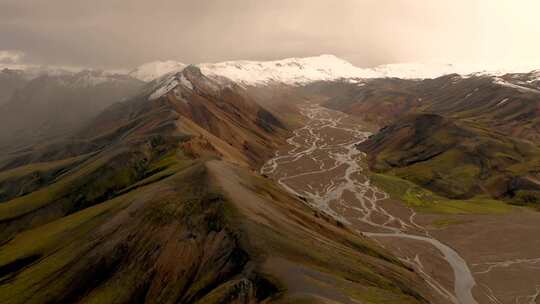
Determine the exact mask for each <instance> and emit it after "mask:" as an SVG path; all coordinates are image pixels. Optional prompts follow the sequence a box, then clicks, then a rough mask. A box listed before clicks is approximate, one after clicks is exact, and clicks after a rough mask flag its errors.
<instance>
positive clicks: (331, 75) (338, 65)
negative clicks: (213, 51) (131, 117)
mask: <svg viewBox="0 0 540 304" xmlns="http://www.w3.org/2000/svg"><path fill="white" fill-rule="evenodd" d="M195 65H196V66H197V67H199V68H200V69H201V71H202V73H203V74H205V75H206V76H208V77H210V78H214V79H223V78H225V79H227V80H229V81H234V82H236V83H237V84H240V85H244V86H259V87H261V86H263V87H264V86H268V85H289V86H305V85H308V84H312V83H315V82H336V81H345V82H351V83H358V84H361V83H362V82H363V80H365V79H383V78H399V79H434V78H438V77H441V76H445V75H450V74H458V75H460V76H462V77H465V78H467V77H471V76H481V75H486V76H503V75H505V74H508V73H518V72H519V73H528V72H529V71H530V69H528V67H514V68H488V67H486V66H482V65H478V64H476V65H475V64H441V63H430V64H422V63H398V64H386V65H380V66H376V67H373V68H359V67H356V66H354V65H352V64H351V63H350V62H348V61H346V60H344V59H342V58H339V57H336V56H334V55H320V56H314V57H304V58H286V59H282V60H275V61H249V60H237V61H226V62H219V63H200V64H195ZM185 66H186V65H185V64H183V63H180V62H176V61H156V62H150V63H146V64H143V65H142V66H140V67H138V68H136V69H135V70H133V71H132V72H130V73H129V75H131V76H132V77H134V78H137V79H139V80H142V81H146V82H149V81H152V80H155V79H158V78H160V77H162V76H164V75H167V74H170V73H173V72H179V71H181V70H182V69H183V68H184V67H185ZM536 75H538V74H536ZM536 79H538V76H536ZM529 80H530V79H529Z"/></svg>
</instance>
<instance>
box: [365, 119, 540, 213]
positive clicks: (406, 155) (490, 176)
mask: <svg viewBox="0 0 540 304" xmlns="http://www.w3.org/2000/svg"><path fill="white" fill-rule="evenodd" d="M359 148H360V149H362V150H363V151H365V152H367V153H368V155H369V161H370V163H371V166H372V168H373V169H374V170H375V171H378V172H384V173H387V174H392V175H396V176H398V177H401V178H404V179H407V180H409V181H412V182H414V183H416V184H418V185H420V186H423V187H425V188H427V189H430V190H432V191H434V192H435V193H438V194H441V195H443V196H446V197H449V198H457V199H469V198H473V197H475V196H479V195H488V196H490V197H494V198H505V199H511V200H514V202H516V203H531V202H528V201H523V199H525V197H524V195H526V196H529V199H533V200H537V198H538V196H536V198H535V196H532V197H530V195H532V194H533V193H534V191H540V188H539V187H538V186H537V185H534V183H532V182H531V181H530V180H531V179H532V180H534V179H536V176H537V173H538V172H539V169H540V167H538V165H539V164H540V163H539V161H540V150H539V149H538V147H536V146H534V145H532V144H530V143H527V142H524V141H520V140H516V139H511V138H508V137H506V136H504V135H502V134H497V133H494V132H492V131H490V130H486V129H480V128H477V127H475V126H471V125H468V124H466V123H463V122H459V121H453V120H451V119H447V118H443V117H442V116H438V115H432V114H417V115H411V116H408V117H405V118H403V119H400V120H398V121H397V122H395V123H394V124H391V125H390V126H388V127H385V128H383V129H382V130H381V131H380V132H379V133H377V134H376V135H374V136H372V137H370V138H369V139H368V140H367V141H366V142H364V143H362V144H360V145H359ZM538 193H540V192H538ZM520 200H521V201H520Z"/></svg>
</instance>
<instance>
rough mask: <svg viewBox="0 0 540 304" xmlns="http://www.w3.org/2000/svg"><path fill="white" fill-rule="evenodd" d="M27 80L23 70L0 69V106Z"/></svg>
mask: <svg viewBox="0 0 540 304" xmlns="http://www.w3.org/2000/svg"><path fill="white" fill-rule="evenodd" d="M27 82H28V79H27V78H26V77H25V74H24V72H23V71H20V70H10V69H3V70H1V71H0V106H1V105H3V104H4V103H6V102H8V101H9V99H10V98H11V96H13V93H15V91H17V90H18V89H20V88H22V87H24V85H25V84H26V83H27Z"/></svg>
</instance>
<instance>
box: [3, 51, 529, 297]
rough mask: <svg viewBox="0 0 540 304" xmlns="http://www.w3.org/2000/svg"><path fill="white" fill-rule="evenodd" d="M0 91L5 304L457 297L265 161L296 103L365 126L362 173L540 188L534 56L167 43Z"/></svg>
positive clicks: (480, 188) (442, 191)
mask: <svg viewBox="0 0 540 304" xmlns="http://www.w3.org/2000/svg"><path fill="white" fill-rule="evenodd" d="M0 93H1V95H0V121H1V124H2V125H1V126H0V129H1V130H2V131H1V132H0V151H2V152H1V157H0V227H1V229H0V302H2V303H83V302H84V303H91V302H94V303H451V301H449V300H448V298H445V297H444V294H441V292H440V288H439V289H437V288H438V287H437V288H435V287H434V285H433V283H432V282H431V281H430V280H427V279H426V275H425V273H422V272H421V271H420V270H421V269H420V270H419V269H416V268H414V267H411V265H410V263H408V262H407V261H405V260H403V259H400V258H397V257H396V256H395V255H394V253H393V252H391V250H390V249H389V248H386V247H384V246H383V245H382V244H381V243H379V242H375V241H374V240H373V239H372V238H370V237H369V236H368V235H364V234H363V233H358V231H357V230H355V229H353V228H351V226H350V225H348V224H347V223H345V222H344V221H343V220H341V219H339V218H336V217H334V216H332V215H331V214H328V213H326V212H325V211H323V210H320V209H317V207H316V205H314V204H312V203H310V202H309V199H308V198H306V197H303V196H300V195H295V194H293V193H291V192H290V191H287V190H286V189H285V188H283V187H280V184H279V183H277V182H276V181H275V180H273V179H271V178H269V177H268V176H266V175H264V174H261V172H260V171H259V169H260V168H261V166H263V164H265V162H266V161H267V160H269V159H271V158H272V157H273V156H274V155H276V154H275V153H276V151H279V149H280V147H283V146H286V145H287V144H289V145H292V143H291V141H290V138H291V136H293V135H294V134H296V133H295V132H297V131H296V129H298V128H299V127H300V126H301V125H303V124H305V123H306V119H305V118H304V117H303V116H302V112H301V111H300V110H299V109H298V108H297V106H302V105H304V104H305V103H307V102H310V103H316V104H318V105H321V106H323V107H325V108H327V109H333V110H337V111H340V112H341V113H347V114H349V115H350V116H352V117H356V118H359V119H362V120H363V121H365V122H366V124H368V125H369V128H370V130H371V131H373V133H374V134H373V135H371V136H370V137H369V138H368V139H367V140H366V141H364V142H362V143H359V144H356V145H354V147H355V149H358V150H360V151H364V152H365V153H366V157H367V160H368V166H369V169H370V170H371V172H372V174H377V175H379V176H391V177H392V178H395V179H396V180H402V181H406V182H408V183H412V184H414V185H416V186H418V187H421V188H422V189H425V190H426V191H430V192H432V193H434V194H436V195H439V196H441V197H445V198H448V199H453V200H473V199H481V198H485V197H489V198H490V199H496V200H500V201H504V202H505V203H510V204H518V205H527V206H532V207H538V206H539V205H538V204H540V147H539V146H538V145H539V141H540V136H539V134H540V120H539V118H538V117H540V116H539V115H538V114H539V112H540V73H539V72H538V71H532V72H526V73H521V71H520V73H506V72H486V71H480V70H471V68H464V67H461V66H450V65H443V66H425V65H412V64H407V65H386V66H382V67H376V68H372V69H362V68H357V67H355V66H353V65H352V64H350V63H348V62H347V61H345V60H343V59H340V58H337V57H335V56H332V55H322V56H319V57H311V58H292V59H284V60H279V61H271V62H254V61H230V62H223V63H212V64H195V65H186V64H183V63H179V62H174V61H166V62H154V63H148V64H145V65H142V66H141V67H139V68H136V69H134V70H132V71H130V72H127V73H110V72H105V71H93V70H85V71H77V72H72V71H63V72H61V73H59V72H58V70H55V71H54V72H53V71H51V72H50V73H48V72H46V71H45V72H42V73H39V75H36V74H35V73H30V72H29V71H26V72H25V71H18V70H7V69H5V70H3V71H2V72H0ZM278 156H279V154H278ZM380 187H381V188H383V190H387V191H388V192H389V193H390V192H391V191H390V190H389V189H384V185H382V184H381V185H380ZM398 199H400V198H398ZM412 217H413V216H411V218H412ZM417 258H418V256H417Z"/></svg>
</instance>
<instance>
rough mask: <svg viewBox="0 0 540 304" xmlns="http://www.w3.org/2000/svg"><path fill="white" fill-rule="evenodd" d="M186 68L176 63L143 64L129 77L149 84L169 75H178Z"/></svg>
mask: <svg viewBox="0 0 540 304" xmlns="http://www.w3.org/2000/svg"><path fill="white" fill-rule="evenodd" d="M185 67H186V64H184V63H181V62H177V61H172V60H168V61H154V62H149V63H145V64H143V65H141V66H139V67H138V68H136V69H134V70H133V71H131V72H129V74H128V75H129V76H131V77H133V78H136V79H139V80H141V81H145V82H150V81H152V80H155V79H157V78H160V77H162V76H165V75H167V74H171V73H178V72H180V71H182V70H183V69H184V68H185Z"/></svg>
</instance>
